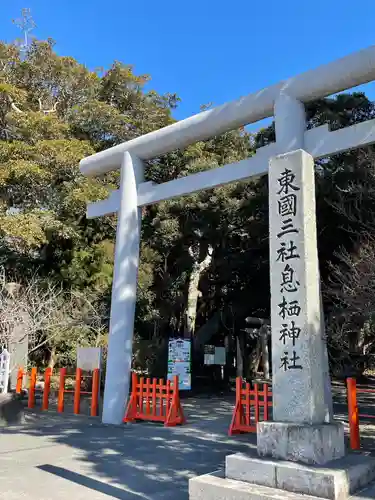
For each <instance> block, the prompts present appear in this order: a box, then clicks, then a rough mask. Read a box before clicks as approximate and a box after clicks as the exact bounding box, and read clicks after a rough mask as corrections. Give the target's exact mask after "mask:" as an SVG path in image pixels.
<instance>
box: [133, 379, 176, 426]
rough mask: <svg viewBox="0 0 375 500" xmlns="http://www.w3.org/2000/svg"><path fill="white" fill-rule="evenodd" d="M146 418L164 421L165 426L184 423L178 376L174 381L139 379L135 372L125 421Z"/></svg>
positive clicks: (147, 419) (151, 420)
mask: <svg viewBox="0 0 375 500" xmlns="http://www.w3.org/2000/svg"><path fill="white" fill-rule="evenodd" d="M135 420H146V421H149V422H163V423H164V425H165V427H173V426H175V425H182V424H184V423H185V422H186V420H185V416H184V412H183V409H182V406H181V402H180V393H179V390H178V376H175V377H173V382H172V383H171V381H170V380H167V382H166V383H165V382H164V380H163V379H159V381H157V379H156V378H154V379H150V378H146V379H145V378H143V377H141V378H140V379H139V380H138V377H137V375H136V374H135V373H133V375H132V392H131V396H130V400H129V403H128V407H127V409H126V413H125V417H124V422H134V421H135Z"/></svg>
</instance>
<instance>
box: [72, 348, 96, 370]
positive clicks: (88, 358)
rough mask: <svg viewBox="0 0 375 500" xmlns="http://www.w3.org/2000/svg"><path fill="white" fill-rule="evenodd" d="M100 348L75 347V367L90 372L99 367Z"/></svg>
mask: <svg viewBox="0 0 375 500" xmlns="http://www.w3.org/2000/svg"><path fill="white" fill-rule="evenodd" d="M101 359H102V350H101V348H100V347H77V368H81V369H82V370H84V371H87V372H92V371H93V370H95V369H96V368H100V367H101V366H100V365H101Z"/></svg>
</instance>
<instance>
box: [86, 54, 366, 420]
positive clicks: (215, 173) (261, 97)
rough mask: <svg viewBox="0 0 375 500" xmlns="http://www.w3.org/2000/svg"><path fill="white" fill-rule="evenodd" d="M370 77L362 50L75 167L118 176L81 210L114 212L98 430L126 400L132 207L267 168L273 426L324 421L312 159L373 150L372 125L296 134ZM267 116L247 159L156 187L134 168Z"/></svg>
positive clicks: (137, 218)
mask: <svg viewBox="0 0 375 500" xmlns="http://www.w3.org/2000/svg"><path fill="white" fill-rule="evenodd" d="M374 79H375V46H372V47H369V48H367V49H364V50H362V51H359V52H356V53H353V54H351V55H349V56H346V57H344V58H342V59H339V60H337V61H335V62H332V63H329V64H326V65H323V66H320V67H318V68H316V69H313V70H311V71H308V72H306V73H303V74H301V75H298V76H296V77H294V78H290V79H288V80H285V81H282V82H280V83H277V84H275V85H272V86H270V87H267V88H265V89H262V90H260V91H258V92H255V93H253V94H249V95H247V96H246V97H242V98H240V99H239V100H237V101H233V102H230V103H227V104H224V105H222V106H220V107H217V108H214V109H211V110H208V111H205V112H203V113H200V114H197V115H195V116H192V117H190V118H187V119H186V120H182V121H179V122H177V123H174V124H172V125H169V126H167V127H165V128H162V129H160V130H157V131H154V132H151V133H149V134H146V135H143V136H141V137H137V138H135V139H132V140H130V141H128V142H125V143H123V144H120V145H118V146H114V147H112V148H109V149H107V150H105V151H102V152H99V153H97V154H94V155H92V156H89V157H87V158H84V159H83V160H82V161H81V163H80V169H81V172H82V173H83V174H84V175H86V176H96V175H101V174H104V173H106V172H109V171H112V170H116V169H121V182H120V189H119V190H117V191H113V192H112V193H111V194H110V196H109V198H108V199H106V200H104V201H99V202H96V203H89V204H88V208H87V216H88V217H89V218H92V217H99V216H103V215H106V214H110V213H114V212H117V213H118V226H117V233H116V250H115V264H114V278H113V289H112V304H111V318H110V333H109V341H108V361H107V372H106V379H105V390H104V406H103V417H102V419H103V422H105V423H109V424H120V423H121V422H122V419H123V416H124V408H125V404H126V400H127V397H128V391H129V381H130V369H131V356H132V340H133V326H134V310H135V302H136V290H137V271H138V263H139V242H140V225H141V208H142V207H143V206H145V205H149V204H152V203H156V202H159V201H161V200H166V199H169V198H174V197H178V196H183V195H186V194H189V193H193V192H196V191H200V190H204V189H211V188H214V187H215V186H220V185H223V184H226V183H230V182H234V181H239V180H243V179H248V178H251V177H254V176H259V175H261V174H265V173H267V172H268V169H269V168H270V170H269V171H270V174H271V175H270V176H269V184H270V259H271V262H270V269H271V306H272V307H271V311H272V314H271V328H272V351H273V360H272V362H273V394H274V419H275V420H277V421H280V422H283V421H290V420H291V419H292V421H299V422H310V423H314V424H315V423H316V424H318V423H320V424H322V423H323V422H328V421H331V416H330V415H329V414H327V408H329V407H330V405H331V400H330V398H331V396H330V393H329V391H328V392H327V390H326V391H324V387H327V386H328V385H329V375H328V373H327V366H328V365H327V363H326V361H324V360H325V359H326V349H325V346H324V342H323V340H322V336H323V327H322V316H321V311H320V308H319V307H317V305H318V304H320V303H321V302H320V296H319V290H320V288H319V287H320V279H319V267H318V258H317V247H316V230H315V194H314V175H313V172H314V169H313V166H314V162H313V160H314V159H317V158H322V157H325V156H328V155H332V154H335V153H339V152H342V151H347V150H349V149H352V148H358V147H361V146H365V145H368V144H371V143H374V142H375V120H370V121H367V122H363V123H360V124H357V125H353V126H351V127H347V128H344V129H340V130H337V131H334V132H330V130H329V127H328V126H327V125H323V126H321V127H317V128H313V129H310V130H306V120H305V111H304V104H303V103H306V102H309V101H311V100H313V99H317V98H320V97H325V96H328V95H331V94H334V93H336V92H340V91H342V90H346V89H349V88H352V87H355V86H357V85H360V84H363V83H367V82H369V81H372V80H374ZM270 116H274V117H275V125H276V142H275V143H273V144H270V145H268V146H265V147H263V148H260V149H258V150H257V152H256V154H255V155H254V156H252V157H251V158H248V159H246V160H242V161H240V162H237V163H232V164H229V165H225V166H223V167H219V168H216V169H213V170H209V171H205V172H200V173H197V174H193V175H189V176H187V177H184V178H179V179H175V180H172V181H169V182H165V183H162V184H154V183H152V182H144V164H143V161H144V160H150V159H152V158H154V157H156V156H158V155H160V154H163V153H167V152H169V151H173V150H175V149H177V148H184V147H186V146H188V145H189V144H192V143H194V142H196V141H200V140H204V139H208V138H210V137H212V136H214V135H217V134H221V133H224V132H226V131H228V130H231V129H235V128H237V127H240V126H243V125H247V124H250V123H254V122H256V121H258V120H261V119H263V118H267V117H270ZM280 155H281V156H280ZM292 195H293V196H292ZM280 235H281V236H282V238H284V239H282V238H281V236H280ZM280 238H281V239H280ZM297 243H298V244H297ZM280 245H281V246H280ZM298 245H299V246H298ZM294 247H296V249H294ZM282 249H283V251H284V254H282V253H280V252H282ZM288 252H289V254H288ZM293 252H295V253H297V254H298V256H299V259H298V261H296V265H295V266H294V267H293V268H292V260H288V255H289V258H290V259H292V255H293ZM277 256H279V257H277ZM287 264H288V265H289V267H287ZM287 271H288V272H289V279H290V282H291V283H290V287H293V286H294V285H293V284H292V281H293V276H290V275H291V274H293V273H294V274H296V275H297V278H298V279H297V281H298V282H299V289H298V291H296V292H295V295H294V296H293V297H292V296H291V295H290V296H289V295H288V288H287V286H286V285H285V287H286V288H285V290H286V291H284V292H283V293H281V289H280V279H281V276H284V275H283V274H282V273H284V274H285V273H286V272H287ZM291 289H292V288H290V290H291ZM290 293H291V292H290ZM296 297H298V300H299V302H298V303H297V300H296ZM292 299H293V300H292ZM281 307H282V308H283V309H280V308H281ZM293 308H294V309H293ZM298 308H299V309H298ZM293 310H294V313H295V314H296V313H297V312H299V315H298V318H297V317H296V318H294V319H293ZM281 311H282V312H281ZM297 319H298V321H297ZM297 323H298V324H297ZM283 329H284V330H285V332H286V333H285V332H284V333H285V335H284V336H282V334H281V333H280V332H281V330H283ZM313 358H314V359H315V360H316V365H315V366H314V363H313V362H312V359H313ZM293 365H294V369H291V368H293ZM299 366H302V367H303V368H301V369H300V368H297V367H299ZM317 367H318V368H317ZM312 381H314V383H312ZM286 386H287V387H288V390H287V391H285V390H284V389H285V387H286ZM291 389H293V390H294V392H293V390H291ZM323 393H325V395H323ZM293 394H294V395H293ZM297 394H298V396H297ZM291 405H294V406H293V407H294V413H292V414H291V413H290V407H291ZM288 408H289V410H288Z"/></svg>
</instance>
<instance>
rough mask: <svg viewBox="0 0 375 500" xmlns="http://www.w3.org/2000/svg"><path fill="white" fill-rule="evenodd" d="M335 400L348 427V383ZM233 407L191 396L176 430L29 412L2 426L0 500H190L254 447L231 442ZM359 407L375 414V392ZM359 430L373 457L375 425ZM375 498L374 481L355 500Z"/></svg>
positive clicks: (244, 439) (246, 438) (247, 439)
mask: <svg viewBox="0 0 375 500" xmlns="http://www.w3.org/2000/svg"><path fill="white" fill-rule="evenodd" d="M334 395H335V414H336V418H338V419H340V420H342V421H344V422H345V421H347V414H346V406H345V399H346V398H345V390H344V388H343V386H340V385H336V386H335V387H334ZM233 402H234V399H233V398H228V397H226V398H219V397H212V398H197V399H194V398H189V399H186V400H184V401H183V405H184V409H185V412H186V414H187V420H188V424H187V425H185V426H183V427H175V428H164V427H162V426H160V425H159V424H148V423H136V424H129V425H123V426H121V427H113V426H105V425H102V424H100V422H99V421H98V420H97V419H91V418H89V417H84V416H80V417H74V416H69V415H67V414H65V415H64V416H60V415H57V414H54V413H52V412H51V413H43V414H41V413H38V412H33V413H28V414H27V422H26V425H23V426H20V427H12V428H7V429H0V499H1V500H47V499H48V500H60V499H64V500H83V499H85V500H86V499H87V498H90V500H108V499H120V500H187V499H188V479H189V478H191V477H194V476H195V475H200V474H204V473H207V472H213V471H214V470H218V469H219V468H222V467H223V464H224V458H225V456H226V455H228V454H230V453H236V452H246V450H248V449H249V448H251V447H254V446H255V443H256V440H255V435H252V434H249V435H241V436H235V437H233V438H230V437H228V435H227V431H228V426H229V423H230V418H231V413H232V410H233ZM359 406H360V411H361V412H363V413H368V414H373V415H375V394H374V395H363V396H360V398H359ZM373 424H375V420H374V421H373ZM346 427H347V426H346ZM361 433H362V438H363V445H364V447H365V448H366V449H367V450H368V451H370V452H371V450H372V452H373V453H375V425H367V424H362V426H361ZM374 498H375V484H374V485H373V486H372V487H370V488H368V489H367V490H364V491H362V492H360V493H359V494H357V495H356V496H355V497H353V500H354V499H355V500H370V499H371V500H373V499H374Z"/></svg>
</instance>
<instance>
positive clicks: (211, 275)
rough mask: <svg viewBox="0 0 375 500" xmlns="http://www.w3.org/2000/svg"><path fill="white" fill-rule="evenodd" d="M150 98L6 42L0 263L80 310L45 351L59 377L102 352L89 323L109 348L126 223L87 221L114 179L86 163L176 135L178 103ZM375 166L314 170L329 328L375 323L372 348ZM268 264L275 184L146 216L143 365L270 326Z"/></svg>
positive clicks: (217, 149)
mask: <svg viewBox="0 0 375 500" xmlns="http://www.w3.org/2000/svg"><path fill="white" fill-rule="evenodd" d="M149 89H150V77H149V76H148V75H137V74H135V72H134V70H133V68H132V66H130V65H127V64H123V63H121V62H119V61H114V63H113V64H112V65H111V67H110V68H109V69H107V70H103V71H100V72H99V71H90V70H89V69H88V68H86V67H85V66H84V65H82V64H80V63H79V62H77V61H76V60H75V59H73V58H72V57H66V56H64V57H62V56H59V55H58V54H57V53H56V52H55V50H54V42H53V41H52V40H47V41H39V40H33V41H31V42H30V41H29V42H28V43H27V44H21V45H19V44H16V43H14V44H12V43H11V44H9V43H4V42H1V43H0V241H1V245H0V264H1V265H2V266H3V267H4V269H5V270H6V274H7V279H11V280H15V281H18V282H21V283H27V282H28V280H30V279H31V278H32V277H33V276H35V275H37V276H38V280H40V283H43V281H44V282H47V283H49V284H51V283H52V286H55V285H58V286H59V287H61V289H62V290H63V292H64V293H63V295H62V297H65V298H64V301H65V303H67V302H69V304H71V300H72V299H71V297H73V296H74V297H78V296H79V297H80V299H79V304H80V306H79V307H78V306H77V302H76V303H75V307H73V309H72V308H70V309H69V310H70V311H72V310H74V314H73V313H70V316H74V321H73V322H71V323H70V327H69V328H70V330H69V331H70V334H69V335H68V334H67V333H66V332H67V330H65V333H64V335H60V336H59V335H55V336H54V337H53V339H54V340H52V338H51V339H50V340H48V339H47V340H46V342H45V344H44V345H45V347H46V348H48V349H49V350H50V351H51V352H53V353H54V354H55V355H59V356H60V357H59V359H60V362H61V363H63V362H64V363H65V362H71V361H72V359H73V354H74V346H75V344H76V343H77V342H78V341H79V342H82V341H83V340H82V339H83V338H84V339H86V341H87V342H89V343H90V342H94V343H95V342H97V337H96V334H95V335H93V334H92V332H93V327H91V326H90V327H89V328H88V327H87V325H88V324H90V325H91V324H92V323H90V321H88V320H87V317H88V315H89V313H88V312H87V311H88V309H90V310H92V311H96V313H95V315H94V316H95V321H94V323H95V325H96V326H95V329H96V331H97V332H98V331H100V336H101V338H105V335H106V332H107V329H108V316H109V304H110V290H111V284H112V272H113V255H114V237H115V227H116V216H108V217H103V218H101V219H98V220H87V219H86V217H85V210H86V202H87V201H88V200H98V199H103V198H105V197H106V196H107V193H108V191H109V190H110V189H113V188H115V187H116V186H117V185H118V181H119V178H118V173H111V174H107V175H106V176H104V177H103V178H101V179H94V180H92V179H87V178H84V177H83V176H82V175H81V174H80V172H79V169H78V164H79V161H80V160H81V159H82V158H83V157H85V156H87V155H90V154H92V153H94V152H96V151H100V150H102V149H104V148H108V147H110V146H113V145H115V144H118V143H120V142H123V141H127V140H130V139H132V138H134V137H137V136H139V135H141V134H145V133H148V132H150V131H152V130H156V129H159V128H161V127H164V126H166V125H169V124H171V123H173V121H174V119H173V116H172V112H173V109H174V108H175V107H176V106H177V105H178V102H179V98H178V96H177V95H176V94H174V93H168V94H165V95H160V94H158V93H157V92H155V91H153V90H149ZM374 114H375V108H374V105H373V103H372V102H370V101H369V100H368V99H367V97H366V96H365V95H364V94H363V93H358V92H356V93H352V94H342V95H339V96H336V97H334V98H329V99H322V100H319V101H315V102H313V103H310V104H309V105H308V106H307V115H308V124H309V127H315V126H318V125H322V124H324V123H328V124H329V126H330V127H331V128H333V129H337V128H340V127H344V126H348V125H351V124H354V123H357V122H359V121H363V120H366V119H370V118H373V117H374ZM274 140H275V130H274V126H273V125H271V126H270V127H268V128H267V129H264V130H262V131H260V132H259V133H258V134H256V135H255V136H252V135H250V134H249V133H248V132H247V131H246V130H245V129H239V130H234V131H231V132H228V133H225V134H223V135H221V136H218V137H214V138H212V139H210V140H207V141H202V142H198V143H196V144H194V145H192V146H189V147H187V148H186V149H185V150H177V151H174V152H171V153H169V154H166V155H162V156H160V157H158V158H155V159H153V160H151V161H149V162H148V164H147V172H146V176H147V180H152V181H154V182H159V183H160V182H166V181H169V180H172V179H176V178H179V177H183V176H186V175H190V174H192V173H196V172H199V171H202V170H208V169H213V168H215V167H217V166H220V165H223V164H228V163H233V162H236V161H239V160H242V159H244V158H246V157H249V156H251V155H252V154H253V153H254V148H257V147H260V146H263V145H266V144H268V143H270V142H272V141H274ZM373 158H374V153H373V149H372V148H367V149H365V150H361V151H354V152H350V153H345V154H340V155H337V156H335V157H332V158H329V159H325V160H324V161H319V162H317V169H316V183H317V214H318V238H319V241H318V245H319V255H320V263H321V275H322V278H323V281H324V292H325V306H326V310H327V319H329V321H330V323H329V324H330V325H335V324H336V323H337V317H338V315H342V314H344V315H345V317H346V318H347V321H346V323H345V324H347V325H349V326H348V329H349V330H350V329H352V330H353V328H359V329H361V328H364V325H367V326H366V328H367V330H366V332H367V333H366V335H367V337H366V339H369V340H368V342H367V344H368V345H369V346H370V347H371V346H372V341H373V338H374V337H373V333H372V324H373V317H374V316H373V315H374V304H373V303H372V302H373V300H372V299H371V297H373V296H374V294H373V293H372V292H371V290H372V288H371V287H373V283H374V282H375V278H374V277H373V276H372V275H373V274H374V272H373V271H374V270H373V269H372V267H371V266H372V264H371V262H369V256H370V255H372V253H373V251H374V248H375V245H374V241H373V235H372V234H371V233H373V229H372V228H373V219H374V213H375V205H374V197H373V193H374V192H375V191H374V188H375V179H374V174H373V170H374V169H373V165H374V161H373ZM233 168H235V166H234V167H233ZM268 253H269V249H268V185H267V178H266V176H264V177H262V178H260V179H257V180H256V181H254V180H250V181H246V182H237V183H233V184H231V185H227V186H222V187H218V188H216V189H213V190H209V191H205V192H200V193H195V194H192V195H189V196H186V197H183V198H180V199H176V200H168V201H164V202H161V203H159V204H157V205H154V206H150V207H147V208H145V209H144V210H143V220H142V245H141V265H140V270H139V283H138V302H137V310H136V338H137V343H138V344H137V345H139V346H141V344H142V342H143V344H142V346H143V347H142V348H141V347H140V348H139V350H138V351H137V352H136V354H135V357H136V361H137V363H138V364H139V365H140V366H141V365H142V363H143V365H144V366H146V365H147V367H148V368H150V365H151V364H152V363H151V362H150V359H151V358H152V359H153V362H155V363H156V362H157V361H158V356H156V355H155V353H154V354H153V355H152V356H151V355H150V353H149V352H148V354H147V349H148V350H149V347H148V348H147V349H144V346H145V345H147V346H153V349H159V348H160V349H162V348H163V349H164V348H165V339H167V338H168V336H169V335H171V334H182V335H189V336H190V335H193V336H194V339H195V341H196V342H195V345H196V347H197V349H198V348H199V346H201V342H200V340H199V339H200V338H201V339H203V338H204V339H206V340H207V339H208V340H209V339H210V338H211V337H212V336H213V338H216V339H218V341H220V342H223V338H224V337H225V336H227V337H228V336H232V337H233V336H236V335H238V334H239V332H241V331H243V328H244V324H245V318H246V317H247V316H255V317H262V318H268V317H269V314H270V311H269V302H270V300H269V257H268ZM348 287H349V288H350V289H349V288H348ZM344 290H346V291H345V294H344V295H345V296H344V295H343V293H344V292H343V291H344ZM72 294H73V295H72ZM370 299H371V300H370ZM77 300H78V299H77ZM66 301H67V302H66ZM85 301H86V302H85ZM84 304H86V306H84ZM88 304H89V305H88ZM81 306H82V307H81ZM64 307H65V306H64ZM80 309H82V311H81V313H79V311H80ZM363 310H365V311H366V314H364V312H363ZM340 317H341V316H340ZM349 318H350V321H349ZM335 322H336V323H335ZM79 324H80V325H81V326H78V325H79ZM353 325H356V326H355V327H353ZM358 325H359V326H358ZM369 325H370V326H369ZM341 326H342V322H341ZM341 326H340V328H341ZM335 328H336V327H334V326H332V328H330V330H329V331H330V332H332V335H331V336H332V339H335V349H336V351H337V345H338V343H337V338H341V339H343V338H344V333H342V330H340V332H341V333H340V335H339V337H337V331H338V330H337V328H336V329H335ZM349 330H348V331H349ZM90 332H91V333H90ZM228 332H230V333H228ZM42 333H43V332H41V335H42ZM215 335H216V337H215ZM77 339H78V340H77ZM370 347H368V348H367V350H368V352H370V351H371V348H372V347H371V348H370ZM143 350H145V351H146V354H142V355H141V354H140V352H141V351H142V352H143ZM369 350H370V351H369ZM336 351H335V352H336ZM142 360H143V361H142ZM150 369H151V368H150Z"/></svg>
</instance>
